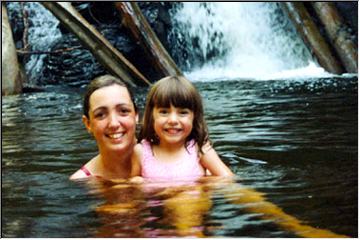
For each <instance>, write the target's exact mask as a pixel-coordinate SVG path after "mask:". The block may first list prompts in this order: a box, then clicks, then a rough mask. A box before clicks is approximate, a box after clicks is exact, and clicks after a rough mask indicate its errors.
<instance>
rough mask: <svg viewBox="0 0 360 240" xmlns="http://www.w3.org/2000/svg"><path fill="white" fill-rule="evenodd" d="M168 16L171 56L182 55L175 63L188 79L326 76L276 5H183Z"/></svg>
mask: <svg viewBox="0 0 360 240" xmlns="http://www.w3.org/2000/svg"><path fill="white" fill-rule="evenodd" d="M172 14H173V31H172V33H171V36H170V38H172V39H174V38H175V37H176V38H178V40H177V41H175V44H177V47H175V48H174V49H175V50H174V51H175V52H173V53H174V54H173V55H180V53H179V51H185V52H186V53H187V55H186V56H184V55H183V56H181V57H182V58H180V59H178V60H179V61H180V62H181V63H179V64H183V66H182V67H183V68H185V71H187V74H186V75H188V77H189V78H190V79H192V80H200V79H201V80H205V81H208V80H209V79H224V78H226V79H233V78H237V79H238V78H245V79H274V78H286V77H299V76H303V75H306V76H308V75H310V76H321V77H323V76H329V74H328V73H327V72H325V71H324V70H323V69H322V68H321V67H319V66H318V65H317V63H316V62H315V61H314V60H313V59H312V56H311V54H310V52H309V51H308V49H307V48H306V46H305V45H304V43H303V42H302V40H301V38H300V37H299V36H298V35H297V33H296V32H295V30H294V28H293V26H292V25H291V23H290V22H289V20H288V19H287V17H286V16H285V15H284V13H283V12H282V10H281V8H280V5H279V4H278V3H261V2H254V3H251V2H246V3H238V2H222V3H216V2H212V3H183V4H180V5H179V6H178V7H177V8H176V9H175V10H174V11H173V13H172ZM176 51H178V52H176Z"/></svg>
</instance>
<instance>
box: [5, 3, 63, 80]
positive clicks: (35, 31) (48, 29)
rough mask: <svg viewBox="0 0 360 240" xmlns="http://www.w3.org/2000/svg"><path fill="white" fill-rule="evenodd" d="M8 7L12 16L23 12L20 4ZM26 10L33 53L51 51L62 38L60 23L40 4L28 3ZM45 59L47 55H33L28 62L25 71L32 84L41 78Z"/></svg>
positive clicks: (12, 4) (25, 6) (29, 41)
mask: <svg viewBox="0 0 360 240" xmlns="http://www.w3.org/2000/svg"><path fill="white" fill-rule="evenodd" d="M7 6H8V9H9V12H10V14H19V13H20V12H21V10H20V3H19V2H13V3H8V5H7ZM24 8H25V11H27V13H28V16H29V18H28V21H29V29H28V30H29V32H28V43H29V46H30V48H31V51H50V50H51V47H52V45H53V44H54V43H55V42H56V41H57V40H58V39H59V38H61V36H62V34H61V32H60V29H59V21H58V20H57V19H56V18H55V17H54V16H53V15H52V14H51V13H50V12H49V11H48V10H46V9H45V8H44V7H43V6H42V5H41V4H40V3H36V2H27V3H25V4H24ZM21 17H22V16H21ZM45 57H46V55H45V54H42V55H38V54H32V55H31V56H30V58H29V60H28V61H27V62H26V65H25V70H26V72H27V76H28V78H29V80H30V83H32V84H34V83H36V82H37V79H39V78H40V76H41V74H42V70H43V65H44V58H45Z"/></svg>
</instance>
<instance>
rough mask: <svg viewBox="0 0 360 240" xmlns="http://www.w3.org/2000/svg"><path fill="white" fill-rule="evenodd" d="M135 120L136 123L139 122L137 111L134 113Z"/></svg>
mask: <svg viewBox="0 0 360 240" xmlns="http://www.w3.org/2000/svg"><path fill="white" fill-rule="evenodd" d="M135 120H136V124H138V123H139V114H138V113H137V114H136V115H135Z"/></svg>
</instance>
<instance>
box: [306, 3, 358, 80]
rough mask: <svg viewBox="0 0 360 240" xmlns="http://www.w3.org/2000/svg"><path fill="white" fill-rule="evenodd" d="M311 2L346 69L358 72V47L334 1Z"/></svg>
mask: <svg viewBox="0 0 360 240" xmlns="http://www.w3.org/2000/svg"><path fill="white" fill-rule="evenodd" d="M311 4H312V6H313V8H314V9H315V12H316V14H317V15H318V17H319V19H320V20H321V22H322V23H323V24H324V27H325V30H326V33H327V34H328V37H329V39H330V41H331V43H332V44H333V46H334V48H335V50H336V53H337V54H338V56H339V57H340V60H341V62H342V64H343V65H344V67H345V68H346V70H347V71H348V72H350V73H357V72H358V52H357V47H356V46H355V44H354V42H353V41H352V40H351V34H350V33H349V32H348V31H347V26H346V25H345V24H344V20H343V18H342V17H341V16H340V14H339V12H338V11H337V10H336V7H335V5H334V3H332V2H312V3H311Z"/></svg>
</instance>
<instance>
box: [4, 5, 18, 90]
mask: <svg viewBox="0 0 360 240" xmlns="http://www.w3.org/2000/svg"><path fill="white" fill-rule="evenodd" d="M22 89H23V86H22V77H21V73H20V65H19V62H18V59H17V54H16V48H15V43H14V38H13V34H12V31H11V26H10V23H9V18H8V14H7V11H6V6H5V3H4V2H1V95H11V94H18V93H21V92H22Z"/></svg>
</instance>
